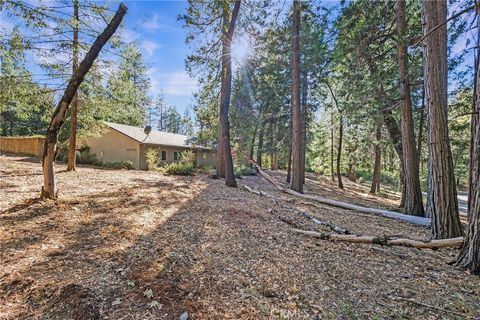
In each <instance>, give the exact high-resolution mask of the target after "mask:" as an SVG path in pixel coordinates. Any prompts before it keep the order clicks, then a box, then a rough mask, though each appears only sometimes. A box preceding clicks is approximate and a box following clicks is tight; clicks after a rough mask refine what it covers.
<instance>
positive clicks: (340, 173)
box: [337, 115, 343, 189]
mask: <svg viewBox="0 0 480 320" xmlns="http://www.w3.org/2000/svg"><path fill="white" fill-rule="evenodd" d="M338 130H339V137H338V150H337V177H338V187H339V188H340V189H343V182H342V170H341V168H340V166H341V161H342V143H343V115H340V126H339V129H338Z"/></svg>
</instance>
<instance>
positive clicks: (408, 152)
mask: <svg viewBox="0 0 480 320" xmlns="http://www.w3.org/2000/svg"><path fill="white" fill-rule="evenodd" d="M397 31H398V38H399V39H398V40H397V41H398V43H397V57H398V73H399V75H400V96H401V99H402V103H401V123H402V125H401V128H402V147H403V148H402V151H403V165H404V171H403V174H404V179H405V203H404V206H403V213H405V214H411V215H414V216H420V217H423V216H425V211H424V210H423V197H422V190H421V188H420V172H419V167H418V155H417V150H416V145H415V132H414V129H413V117H412V102H411V96H410V83H409V81H408V52H407V44H406V41H405V39H404V38H405V34H406V31H407V25H406V20H405V0H397Z"/></svg>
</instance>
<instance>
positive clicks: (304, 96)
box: [301, 68, 308, 184]
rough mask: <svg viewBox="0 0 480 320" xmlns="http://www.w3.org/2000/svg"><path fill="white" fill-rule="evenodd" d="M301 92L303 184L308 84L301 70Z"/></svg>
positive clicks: (304, 72) (303, 178) (304, 70)
mask: <svg viewBox="0 0 480 320" xmlns="http://www.w3.org/2000/svg"><path fill="white" fill-rule="evenodd" d="M302 71H303V72H302V73H303V76H302V91H301V94H302V96H301V113H302V142H303V143H302V154H301V156H302V170H301V175H302V176H301V180H302V183H303V184H305V157H306V153H307V123H308V119H307V116H308V109H307V108H308V107H307V101H308V82H307V80H308V79H307V69H306V68H303V70H302Z"/></svg>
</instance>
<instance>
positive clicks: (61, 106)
mask: <svg viewBox="0 0 480 320" xmlns="http://www.w3.org/2000/svg"><path fill="white" fill-rule="evenodd" d="M126 13H127V7H126V6H125V5H124V4H123V3H121V4H120V6H119V7H118V10H117V12H116V13H115V16H114V17H113V19H112V20H111V21H110V23H109V24H108V25H107V27H106V28H105V30H103V32H102V33H101V34H100V35H99V36H98V37H97V39H96V40H95V42H94V43H93V45H92V46H91V47H90V50H88V52H87V54H86V55H85V58H84V59H83V61H82V62H81V63H80V66H79V67H78V69H77V71H76V72H75V74H74V75H73V76H72V78H70V81H69V82H68V85H67V88H66V89H65V92H64V93H63V96H62V98H61V99H60V101H59V102H58V105H57V109H56V110H55V113H54V114H53V117H52V121H51V122H50V125H49V126H48V130H47V135H46V138H45V145H44V149H43V157H42V167H43V183H44V184H43V187H42V194H41V197H44V198H52V199H54V198H56V194H55V173H54V171H53V162H54V160H55V152H56V148H57V138H58V131H59V130H60V128H61V126H62V124H63V121H64V120H65V113H66V112H67V109H68V107H69V105H70V103H71V102H72V99H73V97H74V96H75V93H76V92H77V89H78V87H79V86H80V84H81V83H82V81H83V79H84V77H85V75H86V74H87V72H88V70H90V68H91V67H92V64H93V62H94V61H95V59H96V58H97V56H98V54H99V53H100V50H101V49H102V48H103V46H104V45H105V44H106V43H107V41H108V40H109V39H110V38H111V37H112V35H113V34H114V33H115V31H116V30H117V28H118V26H119V25H120V23H121V22H122V19H123V17H124V16H125V14H126Z"/></svg>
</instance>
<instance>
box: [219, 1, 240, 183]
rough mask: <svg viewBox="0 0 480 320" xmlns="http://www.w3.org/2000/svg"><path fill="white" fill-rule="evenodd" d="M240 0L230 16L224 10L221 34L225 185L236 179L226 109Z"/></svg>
mask: <svg viewBox="0 0 480 320" xmlns="http://www.w3.org/2000/svg"><path fill="white" fill-rule="evenodd" d="M240 4H241V0H238V1H236V2H235V4H234V7H233V12H232V15H231V17H230V12H229V10H226V9H225V11H224V13H223V19H224V26H227V25H228V29H226V30H225V28H224V32H223V35H222V86H221V93H220V132H221V148H222V158H223V167H224V169H225V185H226V186H228V187H236V186H237V181H236V180H235V174H234V172H233V159H232V150H231V146H230V123H229V121H228V110H229V108H230V96H231V91H232V55H231V53H232V39H233V32H234V30H235V24H236V22H237V17H238V12H239V10H240Z"/></svg>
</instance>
